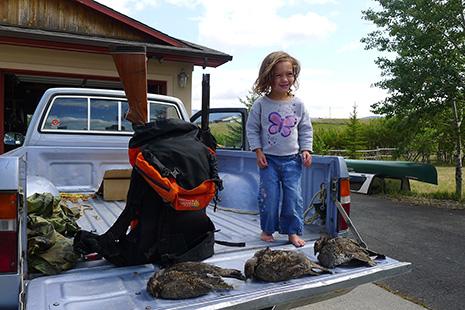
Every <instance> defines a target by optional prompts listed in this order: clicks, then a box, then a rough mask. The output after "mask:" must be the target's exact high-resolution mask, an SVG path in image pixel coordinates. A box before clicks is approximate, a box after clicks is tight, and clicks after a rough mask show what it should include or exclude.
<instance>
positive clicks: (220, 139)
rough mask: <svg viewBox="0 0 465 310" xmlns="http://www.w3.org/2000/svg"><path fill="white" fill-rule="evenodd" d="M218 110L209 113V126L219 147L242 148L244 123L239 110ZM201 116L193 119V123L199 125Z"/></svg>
mask: <svg viewBox="0 0 465 310" xmlns="http://www.w3.org/2000/svg"><path fill="white" fill-rule="evenodd" d="M218 110H219V111H218V112H210V113H209V127H210V130H211V133H212V134H213V136H214V137H215V139H216V142H217V143H218V147H219V148H225V149H242V148H243V146H244V132H243V128H244V124H243V116H242V114H241V113H240V112H236V111H232V112H226V111H222V110H221V109H218ZM201 123H202V116H199V117H198V118H196V119H195V120H194V124H196V125H198V126H200V125H201Z"/></svg>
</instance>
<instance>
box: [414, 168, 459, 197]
mask: <svg viewBox="0 0 465 310" xmlns="http://www.w3.org/2000/svg"><path fill="white" fill-rule="evenodd" d="M436 170H437V171H438V185H433V184H429V183H424V182H419V181H410V186H411V188H412V191H414V192H416V193H421V194H432V193H436V192H440V193H451V194H452V193H454V192H455V167H436ZM464 177H465V175H464ZM462 191H463V193H465V180H464V181H462Z"/></svg>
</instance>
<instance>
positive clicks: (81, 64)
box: [0, 44, 193, 113]
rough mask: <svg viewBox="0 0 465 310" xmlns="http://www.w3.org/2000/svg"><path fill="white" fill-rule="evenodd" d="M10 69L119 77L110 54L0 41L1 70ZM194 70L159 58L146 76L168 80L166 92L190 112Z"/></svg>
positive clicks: (151, 65) (151, 60) (189, 66)
mask: <svg viewBox="0 0 465 310" xmlns="http://www.w3.org/2000/svg"><path fill="white" fill-rule="evenodd" d="M181 69H184V71H185V72H186V73H187V74H188V75H189V80H188V84H187V86H186V87H185V88H180V87H179V86H178V83H177V75H178V73H179V72H181ZM9 70H27V71H36V72H44V73H47V74H49V75H50V73H57V74H58V75H59V73H62V74H75V75H82V76H99V77H107V78H117V77H118V72H117V71H116V67H115V65H114V62H113V58H112V56H111V55H102V54H93V53H80V52H72V51H60V50H53V49H47V48H36V47H26V46H13V45H7V44H0V71H3V72H8V71H9ZM192 71H193V65H192V64H189V63H179V62H168V61H166V62H159V61H158V60H157V59H149V61H148V65H147V78H148V79H149V80H159V81H166V84H167V94H168V95H169V96H174V97H178V98H179V99H181V100H182V101H183V102H184V104H185V105H186V109H187V111H188V112H189V113H190V111H191V90H192V79H191V77H192ZM0 88H3V85H0ZM0 94H1V92H0ZM0 113H3V111H0Z"/></svg>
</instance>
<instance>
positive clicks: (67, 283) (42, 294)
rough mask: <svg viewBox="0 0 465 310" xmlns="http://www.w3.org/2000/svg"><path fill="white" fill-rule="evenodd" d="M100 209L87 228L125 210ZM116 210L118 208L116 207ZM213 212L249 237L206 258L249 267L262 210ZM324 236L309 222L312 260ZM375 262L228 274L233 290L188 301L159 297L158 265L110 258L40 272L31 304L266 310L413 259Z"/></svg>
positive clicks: (343, 287)
mask: <svg viewBox="0 0 465 310" xmlns="http://www.w3.org/2000/svg"><path fill="white" fill-rule="evenodd" d="M91 203H92V204H93V205H94V208H93V209H94V210H92V212H95V214H93V213H92V212H87V214H86V216H84V217H83V218H81V219H80V223H79V224H80V225H81V227H83V228H84V229H88V230H91V229H95V230H96V231H97V233H103V232H104V231H105V230H106V229H107V228H108V225H110V223H112V222H113V221H114V219H115V217H117V215H118V214H119V211H120V209H121V208H122V205H120V204H116V203H106V202H101V201H100V202H99V201H97V200H95V201H91ZM115 210H116V211H115ZM210 216H211V218H212V220H213V222H214V223H215V225H216V226H217V228H220V229H221V231H220V232H219V233H217V236H216V237H217V238H218V239H221V240H228V241H245V242H246V243H247V247H246V248H232V247H224V246H219V245H217V246H216V248H215V253H217V254H215V256H213V257H211V258H210V259H208V260H206V262H209V263H212V264H215V265H217V266H220V267H226V268H236V269H239V270H242V271H243V266H244V263H245V261H246V260H247V259H248V258H250V257H252V256H253V254H254V253H255V251H256V250H257V249H260V248H263V247H265V246H266V245H269V244H267V243H264V242H261V241H259V240H257V239H258V235H259V233H260V231H259V225H258V224H257V223H258V222H257V221H258V219H257V216H256V215H250V214H237V213H231V212H216V213H213V212H210ZM317 236H318V229H317V228H316V227H313V228H312V227H308V228H306V231H305V233H304V238H305V239H306V240H307V244H306V245H305V247H303V248H301V249H299V250H298V251H302V252H303V253H305V254H306V255H307V256H308V257H310V259H312V260H314V261H316V258H315V256H314V255H313V243H314V240H316V238H317ZM273 244H274V247H273V248H275V249H288V250H289V249H292V250H295V248H294V247H293V246H290V245H287V244H286V241H285V239H281V240H277V241H276V242H275V243H273ZM377 263H378V264H377V265H376V266H375V267H349V268H335V269H334V274H325V275H320V276H316V277H303V278H300V279H294V280H290V281H283V282H278V283H265V282H260V281H255V280H253V281H252V280H247V281H240V280H236V279H228V278H225V281H226V282H228V283H229V284H231V285H232V286H233V287H234V289H233V290H231V291H228V292H217V293H210V294H208V295H205V296H202V297H198V298H194V299H187V300H162V299H154V298H153V297H152V296H150V295H149V294H148V293H147V292H146V290H145V288H146V284H147V281H148V279H149V278H150V277H151V276H152V275H153V273H154V272H155V271H157V270H158V267H156V266H154V265H142V266H134V267H122V268H115V267H113V266H112V265H110V264H108V263H106V262H105V261H103V260H102V261H96V262H90V263H86V264H85V265H83V266H80V268H76V269H73V270H71V271H68V272H65V273H62V274H60V275H57V276H48V277H40V278H36V279H33V280H31V281H29V283H28V285H27V294H26V308H27V309H31V310H32V309H34V310H36V309H53V310H55V309H56V310H59V309H67V310H71V309H73V310H74V309H79V310H85V309H112V310H117V309H124V310H126V309H144V310H148V309H196V308H209V309H220V308H233V307H234V308H235V309H260V308H265V307H269V306H274V305H281V306H286V305H292V306H296V305H299V304H301V303H310V302H314V301H319V300H320V299H325V298H330V297H332V296H337V295H339V294H341V293H344V292H347V291H348V290H350V289H352V288H354V287H356V286H358V285H360V284H364V283H367V282H372V281H377V280H380V279H383V278H388V277H392V276H395V275H399V274H402V273H404V272H407V271H409V270H410V268H411V264H410V263H405V262H399V261H396V260H394V259H391V258H386V259H385V260H377Z"/></svg>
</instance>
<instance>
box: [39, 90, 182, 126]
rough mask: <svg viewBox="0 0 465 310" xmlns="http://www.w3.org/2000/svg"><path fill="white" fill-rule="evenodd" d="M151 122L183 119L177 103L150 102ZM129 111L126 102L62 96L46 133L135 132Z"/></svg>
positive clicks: (56, 101)
mask: <svg viewBox="0 0 465 310" xmlns="http://www.w3.org/2000/svg"><path fill="white" fill-rule="evenodd" d="M148 109H149V110H148V113H149V115H150V121H151V122H152V121H155V120H157V119H165V118H177V119H180V118H181V115H180V113H179V110H178V108H177V106H176V105H175V104H172V103H168V102H156V101H150V104H149V106H148ZM128 110H129V105H128V102H127V100H126V99H120V98H103V97H102V98H98V97H76V96H74V97H71V96H58V97H56V98H55V99H54V101H53V102H52V105H51V108H50V110H49V112H48V114H47V117H46V120H45V123H44V125H43V127H42V130H43V131H44V132H54V133H56V132H63V133H66V132H71V131H72V132H77V133H82V132H86V133H92V134H95V133H97V134H98V133H103V134H108V133H115V132H121V133H128V134H130V133H132V132H133V130H132V124H131V122H129V121H128V120H126V119H125V118H124V116H125V114H126V113H127V111H128Z"/></svg>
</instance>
